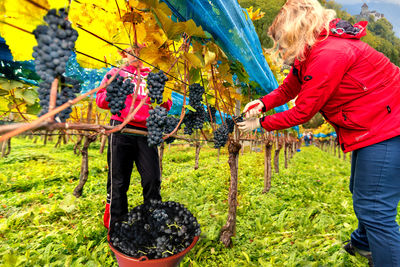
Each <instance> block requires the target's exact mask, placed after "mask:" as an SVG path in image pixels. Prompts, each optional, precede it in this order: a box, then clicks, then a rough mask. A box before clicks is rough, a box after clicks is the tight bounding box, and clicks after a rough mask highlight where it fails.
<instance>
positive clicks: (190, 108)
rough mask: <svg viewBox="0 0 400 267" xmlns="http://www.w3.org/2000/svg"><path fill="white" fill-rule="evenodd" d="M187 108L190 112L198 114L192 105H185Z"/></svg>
mask: <svg viewBox="0 0 400 267" xmlns="http://www.w3.org/2000/svg"><path fill="white" fill-rule="evenodd" d="M185 108H187V109H188V110H190V111H193V112H196V109H194V108H193V107H192V106H191V105H185Z"/></svg>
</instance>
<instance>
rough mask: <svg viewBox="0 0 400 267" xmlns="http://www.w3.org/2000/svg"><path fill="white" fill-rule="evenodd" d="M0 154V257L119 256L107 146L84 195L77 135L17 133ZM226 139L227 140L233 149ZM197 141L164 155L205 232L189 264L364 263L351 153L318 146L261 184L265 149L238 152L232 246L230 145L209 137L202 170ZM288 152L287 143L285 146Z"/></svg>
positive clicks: (12, 261)
mask: <svg viewBox="0 0 400 267" xmlns="http://www.w3.org/2000/svg"><path fill="white" fill-rule="evenodd" d="M12 146H13V148H12V152H11V154H10V155H9V156H8V157H7V158H5V159H0V266H82V265H84V266H117V264H116V261H115V258H114V256H113V255H112V253H111V251H110V249H109V247H108V244H107V242H106V230H105V228H104V227H103V225H102V214H103V211H104V201H105V188H106V179H107V163H106V153H104V154H100V153H99V151H98V150H99V144H98V143H95V144H93V145H92V147H91V149H90V151H89V168H90V174H89V179H88V182H87V184H86V186H85V188H84V191H83V195H82V197H81V198H79V199H76V198H75V197H74V196H72V191H73V189H74V187H75V186H76V185H77V182H78V177H79V171H80V161H81V157H80V156H77V155H74V154H73V150H72V148H73V145H72V144H69V145H63V146H62V147H61V148H54V144H51V143H50V144H48V145H47V146H44V145H43V144H39V143H37V144H33V143H32V141H31V140H28V139H23V138H18V139H17V138H14V139H13V140H12ZM225 150H226V149H224V151H225ZM194 153H195V150H194V148H193V147H184V146H171V148H166V151H165V155H164V171H163V182H162V192H161V193H162V197H163V200H164V201H167V200H172V201H177V202H180V203H183V204H184V205H185V206H186V207H187V208H188V209H189V210H190V211H191V212H192V213H193V214H194V215H195V216H196V217H197V218H198V221H199V223H200V224H201V229H202V235H201V238H200V241H199V242H198V243H197V245H196V246H195V247H194V248H193V250H192V251H191V252H190V253H189V254H188V255H187V256H186V257H185V258H184V260H183V262H182V264H181V266H365V265H366V260H365V259H363V258H361V257H359V256H358V257H351V256H349V255H347V254H346V253H345V252H344V251H343V249H342V245H343V244H342V243H343V241H345V240H347V239H348V238H349V236H350V233H351V232H352V229H353V228H355V227H356V225H357V221H356V218H355V215H354V213H353V210H352V200H351V195H350V193H349V191H348V180H349V173H350V163H349V160H347V161H344V160H343V159H338V158H337V157H334V156H333V155H331V154H329V153H326V152H323V151H321V150H319V149H318V148H316V147H307V148H305V147H303V148H302V151H301V152H300V153H296V154H295V157H294V158H293V159H292V161H291V162H290V164H289V168H288V169H284V168H283V159H282V158H281V172H280V174H278V175H277V174H274V175H273V178H272V189H271V191H270V192H269V193H268V194H262V190H263V170H264V167H263V164H264V155H263V153H255V152H253V153H249V152H246V153H245V154H244V155H243V156H242V155H241V156H240V161H239V168H240V169H239V196H238V202H239V205H238V210H237V234H236V236H235V237H234V239H233V244H234V246H233V247H232V248H225V247H224V246H223V245H222V244H221V243H220V242H219V239H218V238H219V230H220V229H221V227H222V225H224V224H225V221H226V215H227V196H228V190H229V178H230V174H229V167H228V164H227V154H226V153H222V154H221V157H220V161H219V162H218V161H217V150H214V149H212V148H210V147H204V148H203V149H202V150H201V154H200V164H199V165H200V167H199V169H198V170H196V171H195V170H194V169H193V166H194ZM281 154H283V153H281ZM129 201H130V205H131V206H132V207H133V206H136V205H139V204H141V203H142V197H141V186H140V180H139V175H138V173H137V172H136V171H134V174H133V176H132V180H131V188H130V189H129Z"/></svg>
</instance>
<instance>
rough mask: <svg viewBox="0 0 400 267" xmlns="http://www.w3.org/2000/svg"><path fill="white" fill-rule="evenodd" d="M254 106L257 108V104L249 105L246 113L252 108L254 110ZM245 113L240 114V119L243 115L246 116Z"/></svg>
mask: <svg viewBox="0 0 400 267" xmlns="http://www.w3.org/2000/svg"><path fill="white" fill-rule="evenodd" d="M256 106H258V103H255V104H253V105H251V106H250V107H249V108H248V109H247V110H246V112H249V111H250V110H252V109H253V108H255V107H256ZM246 112H243V113H242V114H240V117H243V116H244V115H246Z"/></svg>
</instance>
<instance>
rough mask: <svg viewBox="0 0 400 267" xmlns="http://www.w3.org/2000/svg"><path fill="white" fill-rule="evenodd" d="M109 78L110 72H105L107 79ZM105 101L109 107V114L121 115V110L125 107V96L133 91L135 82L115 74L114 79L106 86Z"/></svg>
mask: <svg viewBox="0 0 400 267" xmlns="http://www.w3.org/2000/svg"><path fill="white" fill-rule="evenodd" d="M110 78H111V74H107V79H110ZM106 90H107V94H106V101H107V102H108V107H109V108H110V111H111V114H113V115H115V114H118V116H121V110H123V109H124V108H125V101H126V97H127V96H128V95H130V94H132V93H133V91H134V90H135V84H134V83H133V82H132V80H131V79H129V78H127V79H125V78H124V77H122V76H121V75H119V74H117V76H115V78H114V80H112V82H111V83H110V84H109V85H108V86H107V89H106Z"/></svg>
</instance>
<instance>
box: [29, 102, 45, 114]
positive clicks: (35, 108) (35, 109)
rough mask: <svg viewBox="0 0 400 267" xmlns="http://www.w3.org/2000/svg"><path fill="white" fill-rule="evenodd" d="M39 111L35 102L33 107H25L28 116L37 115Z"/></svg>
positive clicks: (38, 106)
mask: <svg viewBox="0 0 400 267" xmlns="http://www.w3.org/2000/svg"><path fill="white" fill-rule="evenodd" d="M41 109H42V107H41V106H40V104H39V102H35V103H33V105H26V113H29V114H38V113H39V111H40V110H41Z"/></svg>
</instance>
